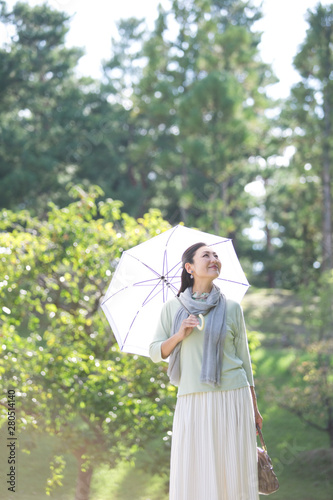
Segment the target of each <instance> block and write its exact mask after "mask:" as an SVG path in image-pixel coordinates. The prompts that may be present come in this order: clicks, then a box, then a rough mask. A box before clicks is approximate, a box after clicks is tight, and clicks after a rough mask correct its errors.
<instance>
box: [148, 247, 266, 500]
mask: <svg viewBox="0 0 333 500" xmlns="http://www.w3.org/2000/svg"><path fill="white" fill-rule="evenodd" d="M182 267H183V270H182V276H181V287H180V290H179V293H178V295H179V297H180V299H181V302H182V303H183V304H184V305H185V306H186V310H185V309H184V308H183V307H182V306H181V305H180V304H179V301H177V299H176V298H174V299H172V300H170V301H168V302H166V303H165V305H164V307H163V310H162V313H161V316H160V320H159V324H158V326H157V329H156V334H155V338H154V339H153V341H152V343H151V344H150V350H149V353H150V356H151V358H152V360H153V361H154V362H158V361H161V360H163V359H166V358H168V357H170V359H169V368H168V375H169V377H170V381H171V383H173V384H174V385H177V386H178V399H177V405H176V410H175V415H174V423H173V435H172V436H173V437H172V449H171V471H170V500H220V499H221V498H223V499H225V500H235V499H236V498H246V499H248V500H258V498H259V496H258V478H257V448H256V430H255V426H256V424H258V425H259V427H260V428H261V427H262V417H261V415H260V413H259V411H258V408H257V403H256V396H255V391H254V382H253V375H252V368H251V359H250V355H249V350H248V342H247V336H246V330H245V324H244V319H243V313H242V309H241V306H240V305H239V304H238V303H237V302H234V301H232V300H230V299H226V297H225V295H223V294H222V293H221V291H220V289H219V288H218V287H217V286H216V285H215V284H214V280H215V279H216V278H218V276H219V274H220V271H221V262H220V260H219V257H218V255H217V253H216V252H215V251H214V250H212V248H210V247H209V246H207V245H206V244H205V243H196V244H194V245H192V246H191V247H189V248H188V249H187V250H186V251H185V252H184V254H183V257H182ZM187 311H189V312H190V313H191V314H190V315H188V312H187ZM199 314H203V315H205V316H206V320H205V328H204V332H201V331H200V330H199V329H198V324H199V321H198V317H197V316H198V315H199Z"/></svg>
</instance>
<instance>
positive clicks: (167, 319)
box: [149, 302, 174, 363]
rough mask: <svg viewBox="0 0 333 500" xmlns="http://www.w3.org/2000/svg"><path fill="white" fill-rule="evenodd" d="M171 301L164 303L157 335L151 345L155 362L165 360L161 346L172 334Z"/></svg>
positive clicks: (150, 354)
mask: <svg viewBox="0 0 333 500" xmlns="http://www.w3.org/2000/svg"><path fill="white" fill-rule="evenodd" d="M172 309H174V308H173V307H172V304H171V302H166V303H165V304H164V305H163V308H162V311H161V314H160V317H159V320H158V323H157V327H156V330H155V335H154V338H153V340H152V342H151V343H150V346H149V356H150V358H151V359H152V361H153V362H154V363H159V362H160V361H165V359H163V358H162V354H161V346H162V344H163V342H164V341H165V340H167V339H168V338H169V337H170V336H171V327H172V318H173V314H172V313H173V311H172Z"/></svg>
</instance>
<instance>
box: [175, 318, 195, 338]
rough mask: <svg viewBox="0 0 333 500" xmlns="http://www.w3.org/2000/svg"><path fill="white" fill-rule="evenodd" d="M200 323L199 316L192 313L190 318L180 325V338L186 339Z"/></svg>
mask: <svg viewBox="0 0 333 500" xmlns="http://www.w3.org/2000/svg"><path fill="white" fill-rule="evenodd" d="M199 324H200V321H199V318H198V317H197V316H194V314H191V315H190V316H189V317H188V318H186V319H184V320H183V321H182V324H181V325H180V328H179V331H178V334H179V338H180V339H181V340H184V339H185V338H186V337H188V336H189V335H190V334H191V333H192V331H193V328H195V327H196V326H198V325H199Z"/></svg>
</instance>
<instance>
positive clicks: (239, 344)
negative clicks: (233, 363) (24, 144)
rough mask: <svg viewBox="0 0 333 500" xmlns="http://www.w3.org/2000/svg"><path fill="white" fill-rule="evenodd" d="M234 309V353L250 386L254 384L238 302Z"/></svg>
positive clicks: (243, 323) (241, 312)
mask: <svg viewBox="0 0 333 500" xmlns="http://www.w3.org/2000/svg"><path fill="white" fill-rule="evenodd" d="M237 306H238V307H237V310H236V330H237V336H236V341H235V346H236V355H237V357H238V358H239V359H240V360H241V361H242V362H243V368H244V370H245V372H246V376H247V380H248V382H249V384H250V386H254V380H253V373H252V364H251V356H250V351H249V343H248V339H247V334H246V326H245V321H244V314H243V309H242V307H241V305H240V304H237Z"/></svg>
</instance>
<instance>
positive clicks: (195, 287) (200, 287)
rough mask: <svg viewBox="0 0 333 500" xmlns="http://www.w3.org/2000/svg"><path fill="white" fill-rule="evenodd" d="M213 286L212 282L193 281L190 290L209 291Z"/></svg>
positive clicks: (194, 291)
mask: <svg viewBox="0 0 333 500" xmlns="http://www.w3.org/2000/svg"><path fill="white" fill-rule="evenodd" d="M212 288H213V283H212V282H211V281H210V282H209V283H193V287H192V292H193V293H198V294H201V293H210V292H211V291H212Z"/></svg>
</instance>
